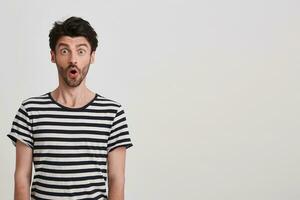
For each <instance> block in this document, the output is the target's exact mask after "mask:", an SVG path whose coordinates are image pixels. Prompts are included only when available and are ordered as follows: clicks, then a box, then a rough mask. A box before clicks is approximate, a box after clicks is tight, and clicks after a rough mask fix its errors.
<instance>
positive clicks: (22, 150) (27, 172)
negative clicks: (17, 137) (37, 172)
mask: <svg viewBox="0 0 300 200" xmlns="http://www.w3.org/2000/svg"><path fill="white" fill-rule="evenodd" d="M31 173H32V149H31V148H30V147H29V146H27V145H25V144H24V143H22V142H19V141H17V142H16V169H15V174H14V179H15V194H14V195H15V198H14V199H15V200H29V199H30V184H31Z"/></svg>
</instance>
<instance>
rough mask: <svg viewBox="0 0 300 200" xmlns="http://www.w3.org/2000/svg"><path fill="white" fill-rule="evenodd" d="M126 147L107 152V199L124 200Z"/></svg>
mask: <svg viewBox="0 0 300 200" xmlns="http://www.w3.org/2000/svg"><path fill="white" fill-rule="evenodd" d="M125 158H126V148H125V147H118V148H116V149H114V150H112V151H111V152H109V153H108V199H109V200H124V185H125Z"/></svg>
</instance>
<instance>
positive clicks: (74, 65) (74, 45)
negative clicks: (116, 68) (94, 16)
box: [50, 36, 95, 87]
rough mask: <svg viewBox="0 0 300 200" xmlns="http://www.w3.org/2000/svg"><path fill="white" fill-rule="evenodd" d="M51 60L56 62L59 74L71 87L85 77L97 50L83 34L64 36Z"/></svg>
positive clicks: (52, 52) (60, 39)
mask: <svg viewBox="0 0 300 200" xmlns="http://www.w3.org/2000/svg"><path fill="white" fill-rule="evenodd" d="M50 53H51V61H52V62H53V63H56V66H57V70H58V74H59V76H60V78H62V79H63V81H64V82H65V84H66V85H68V86H69V87H77V86H79V85H80V84H81V82H82V81H83V80H84V79H85V77H86V75H87V73H88V71H89V66H90V64H91V63H93V62H94V57H95V52H92V54H91V46H90V44H89V42H88V41H87V39H86V38H85V37H82V36H78V37H69V36H62V37H61V38H59V40H58V41H57V44H56V47H55V52H54V51H51V52H50Z"/></svg>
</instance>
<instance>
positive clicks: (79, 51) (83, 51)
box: [78, 49, 86, 56]
mask: <svg viewBox="0 0 300 200" xmlns="http://www.w3.org/2000/svg"><path fill="white" fill-rule="evenodd" d="M85 53H86V50H85V49H79V50H78V54H79V55H81V56H83V55H84V54H85Z"/></svg>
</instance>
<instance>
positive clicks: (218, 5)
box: [0, 0, 300, 200]
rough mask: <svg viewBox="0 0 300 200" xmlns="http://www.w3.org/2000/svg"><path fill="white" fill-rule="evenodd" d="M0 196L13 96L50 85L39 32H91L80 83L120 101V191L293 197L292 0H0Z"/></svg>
mask: <svg viewBox="0 0 300 200" xmlns="http://www.w3.org/2000/svg"><path fill="white" fill-rule="evenodd" d="M0 7H1V8H0V24H1V37H0V44H1V79H0V89H1V99H0V109H1V120H0V125H1V140H0V150H1V151H0V156H1V170H0V177H1V179H0V198H1V199H5V200H12V199H13V174H14V167H15V147H13V145H12V143H11V141H10V140H9V138H8V137H7V136H6V134H7V133H8V132H9V131H10V128H11V123H12V120H13V117H14V115H15V114H16V111H17V109H18V107H19V105H20V103H21V100H23V99H25V98H28V97H30V96H35V95H40V94H43V93H46V92H48V91H52V90H53V89H55V88H56V86H57V84H58V80H57V71H56V66H55V64H52V63H51V62H50V53H49V52H50V49H49V45H48V33H49V30H50V29H51V28H52V24H53V23H54V21H56V20H63V19H65V18H67V17H70V16H73V15H74V16H79V17H83V18H84V19H86V20H88V21H89V22H90V23H91V25H92V26H93V27H94V28H95V30H96V31H97V33H98V34H99V42H100V43H99V47H98V50H97V53H96V61H95V64H93V65H91V67H90V71H89V74H88V77H87V85H88V87H89V88H90V89H92V90H93V91H95V92H97V93H99V94H101V95H103V96H105V97H108V98H112V99H114V100H117V101H119V102H120V103H122V104H123V105H124V108H125V112H126V113H127V119H128V123H129V124H128V125H129V130H130V131H131V137H132V141H133V143H134V147H132V148H130V149H128V151H127V161H126V190H125V193H126V200H153V199H157V200H169V199H170V200H171V199H172V200H200V199H201V200H241V199H242V200H283V199H289V200H298V199H300V190H299V185H300V172H299V169H300V148H299V141H300V136H299V133H300V123H299V119H300V108H299V100H300V94H299V91H300V81H299V74H300V68H299V63H300V57H299V47H300V40H299V36H300V13H299V9H300V3H299V1H296V0H251V1H250V0H248V1H243V0H228V1H223V0H210V1H208V0H206V1H199V0H195V1H192V0H151V1H140V0H126V1H124V0H123V1H121V0H111V1H108V0H98V1H96V0H94V1H92V0H90V1H82V0H78V1H69V0H67V1H58V0H52V1H39V0H28V1H21V0H18V1H17V0H10V1H2V2H1V6H0Z"/></svg>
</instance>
